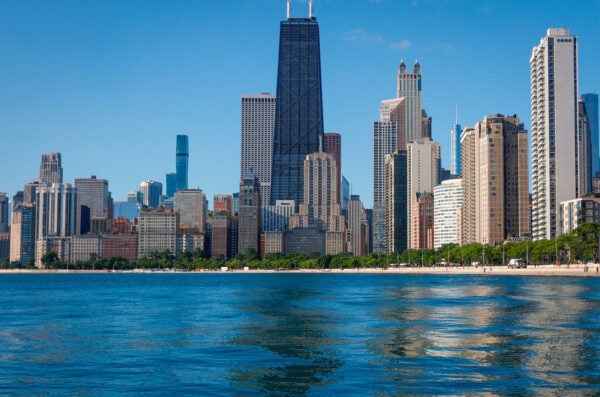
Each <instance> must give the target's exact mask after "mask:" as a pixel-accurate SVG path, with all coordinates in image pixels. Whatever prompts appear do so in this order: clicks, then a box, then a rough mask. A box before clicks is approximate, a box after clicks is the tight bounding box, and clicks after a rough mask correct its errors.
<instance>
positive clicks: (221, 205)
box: [213, 185, 262, 216]
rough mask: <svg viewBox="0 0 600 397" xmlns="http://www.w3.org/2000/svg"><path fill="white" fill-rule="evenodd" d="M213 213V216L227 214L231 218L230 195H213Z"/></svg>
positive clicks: (231, 202)
mask: <svg viewBox="0 0 600 397" xmlns="http://www.w3.org/2000/svg"><path fill="white" fill-rule="evenodd" d="M261 188H262V185H261ZM261 192H262V190H261ZM213 212H214V213H215V214H229V215H230V216H232V215H233V214H234V211H233V197H232V196H231V195H230V194H215V195H214V197H213Z"/></svg>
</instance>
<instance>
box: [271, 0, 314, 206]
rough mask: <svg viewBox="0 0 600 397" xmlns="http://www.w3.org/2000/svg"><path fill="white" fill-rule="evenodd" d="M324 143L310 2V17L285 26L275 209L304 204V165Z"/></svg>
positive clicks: (274, 177) (279, 80)
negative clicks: (279, 203) (291, 202)
mask: <svg viewBox="0 0 600 397" xmlns="http://www.w3.org/2000/svg"><path fill="white" fill-rule="evenodd" d="M322 139H323V99H322V93H321V54H320V44H319V25H318V24H317V19H316V17H314V16H313V15H312V1H310V2H309V16H308V18H292V17H291V14H290V6H289V2H288V13H287V20H285V21H282V22H281V27H280V36H279V61H278V70H277V104H276V106H275V130H274V134H273V168H272V177H271V200H270V201H271V204H272V205H274V204H275V202H276V201H277V200H295V202H296V205H298V204H301V203H302V202H303V180H304V179H303V178H304V160H305V158H306V155H308V154H312V153H316V152H318V151H319V143H320V142H322Z"/></svg>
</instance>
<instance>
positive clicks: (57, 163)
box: [40, 153, 63, 185]
mask: <svg viewBox="0 0 600 397" xmlns="http://www.w3.org/2000/svg"><path fill="white" fill-rule="evenodd" d="M40 180H41V181H42V182H43V183H45V184H47V185H51V184H53V183H62V181H63V169H62V163H61V156H60V153H50V154H42V164H41V165H40Z"/></svg>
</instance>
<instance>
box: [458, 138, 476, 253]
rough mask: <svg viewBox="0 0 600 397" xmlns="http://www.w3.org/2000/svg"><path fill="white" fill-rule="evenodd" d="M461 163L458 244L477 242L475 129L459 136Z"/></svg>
mask: <svg viewBox="0 0 600 397" xmlns="http://www.w3.org/2000/svg"><path fill="white" fill-rule="evenodd" d="M460 146H461V154H460V156H461V163H462V166H461V167H462V178H461V179H462V191H463V198H462V206H461V207H460V216H459V218H460V225H459V244H460V245H469V244H473V243H475V242H477V231H476V229H477V220H476V219H477V218H476V208H475V203H476V201H477V197H476V196H475V183H476V176H475V129H474V128H473V127H466V128H465V129H464V130H463V132H462V133H461V134H460Z"/></svg>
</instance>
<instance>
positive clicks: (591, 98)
mask: <svg viewBox="0 0 600 397" xmlns="http://www.w3.org/2000/svg"><path fill="white" fill-rule="evenodd" d="M581 100H583V103H585V112H586V114H587V119H588V127H589V131H590V137H591V138H592V139H591V141H590V145H591V146H592V150H591V152H592V176H593V177H598V173H600V158H599V156H600V155H599V150H600V148H599V145H600V142H599V140H600V135H599V133H600V132H599V131H598V94H583V95H582V96H581Z"/></svg>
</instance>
